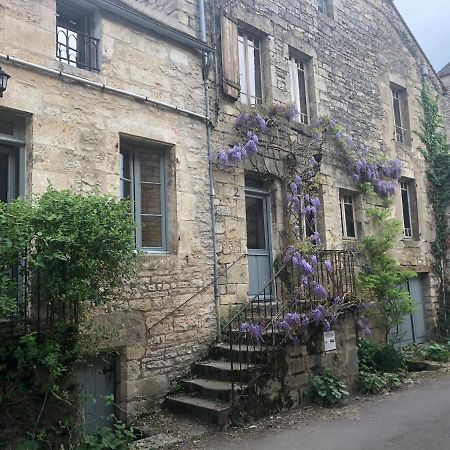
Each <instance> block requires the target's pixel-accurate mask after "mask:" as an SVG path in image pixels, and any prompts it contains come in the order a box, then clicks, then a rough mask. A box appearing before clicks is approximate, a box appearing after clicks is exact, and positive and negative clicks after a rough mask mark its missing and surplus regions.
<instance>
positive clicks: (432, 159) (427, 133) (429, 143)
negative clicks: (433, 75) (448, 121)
mask: <svg viewBox="0 0 450 450" xmlns="http://www.w3.org/2000/svg"><path fill="white" fill-rule="evenodd" d="M421 95H422V106H423V111H424V115H423V118H422V123H421V130H420V133H419V136H420V139H421V141H422V143H423V145H424V146H425V147H424V148H423V149H422V153H423V155H424V157H425V160H426V162H427V169H426V174H427V179H428V183H429V188H428V195H429V200H430V204H431V206H432V209H433V214H434V219H435V223H436V239H435V240H434V241H433V242H432V244H431V252H432V255H433V266H434V267H433V268H434V272H435V274H436V276H437V277H438V280H439V297H440V298H439V300H440V304H441V311H440V313H441V321H442V322H444V319H445V316H446V308H447V305H446V304H445V289H446V284H447V280H446V275H445V269H446V268H445V261H446V256H447V255H446V253H447V242H448V238H449V229H448V223H447V216H446V207H447V206H448V205H449V204H450V153H449V145H448V143H447V137H446V135H445V133H443V132H442V131H441V130H442V119H441V117H440V115H439V104H438V101H437V100H436V99H433V98H432V97H431V96H430V93H429V92H428V89H427V87H426V85H425V84H424V85H423V87H422V93H421ZM449 323H450V322H449V321H445V327H444V329H442V330H440V331H441V332H442V333H445V334H448V333H449V331H450V329H449Z"/></svg>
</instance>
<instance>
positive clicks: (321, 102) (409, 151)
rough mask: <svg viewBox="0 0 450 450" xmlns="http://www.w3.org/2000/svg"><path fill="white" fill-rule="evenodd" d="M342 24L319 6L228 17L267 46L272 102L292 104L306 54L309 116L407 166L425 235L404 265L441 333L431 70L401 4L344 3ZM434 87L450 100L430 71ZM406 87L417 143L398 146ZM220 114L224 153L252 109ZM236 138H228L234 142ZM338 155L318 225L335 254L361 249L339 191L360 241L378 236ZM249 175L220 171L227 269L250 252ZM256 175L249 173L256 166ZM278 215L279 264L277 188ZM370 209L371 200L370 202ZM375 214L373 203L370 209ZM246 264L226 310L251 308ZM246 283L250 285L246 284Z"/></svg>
mask: <svg viewBox="0 0 450 450" xmlns="http://www.w3.org/2000/svg"><path fill="white" fill-rule="evenodd" d="M332 3H333V14H332V15H333V18H331V17H328V16H327V15H325V14H322V13H320V12H319V11H318V10H317V4H316V2H315V1H314V0H308V1H306V0H305V1H302V2H294V1H286V2H283V4H282V5H281V4H279V3H277V2H272V1H269V0H264V1H263V0H261V1H256V2H252V3H251V4H250V3H248V2H245V1H244V2H241V3H240V4H239V5H234V7H233V8H228V9H227V7H225V8H224V11H225V12H226V13H227V14H228V15H229V17H230V18H231V19H232V20H233V21H235V22H236V23H238V24H239V27H240V28H241V29H242V30H248V31H249V32H251V33H253V35H256V36H258V37H259V39H260V45H261V48H262V50H261V53H262V74H263V77H262V78H263V84H264V85H263V96H264V99H265V101H267V102H268V103H270V102H273V103H275V104H288V103H290V102H291V97H290V92H289V57H290V55H291V54H300V55H302V57H303V58H304V59H305V60H307V61H308V68H307V71H308V75H309V111H310V116H311V121H312V122H313V121H314V119H315V118H317V117H321V116H330V117H333V118H335V119H337V120H338V121H339V122H340V123H342V124H343V125H344V127H345V128H346V129H347V130H348V132H349V133H350V134H351V135H352V136H353V137H354V138H355V140H357V141H359V142H362V143H364V144H366V145H367V146H368V147H369V148H370V149H371V150H372V151H374V152H376V153H379V154H381V155H383V156H386V157H389V158H399V159H400V160H401V161H402V163H403V166H404V170H403V176H404V177H405V178H407V179H408V180H409V181H410V182H411V183H413V184H414V186H415V191H416V193H417V205H418V207H417V208H418V211H417V213H418V214H417V215H418V223H417V230H418V232H417V236H415V237H414V239H399V241H398V243H397V246H396V250H395V252H396V256H397V257H398V259H399V261H401V263H402V264H403V265H404V266H405V267H408V268H411V269H412V270H415V271H417V272H418V274H419V275H420V277H421V278H422V279H423V286H424V296H425V302H424V303H425V310H426V320H427V328H428V330H429V332H430V333H431V332H432V330H433V329H434V326H435V320H436V319H435V312H436V307H437V305H436V291H435V286H436V283H435V280H434V277H433V275H432V274H431V260H430V242H431V241H432V240H433V238H434V234H433V233H434V225H433V218H432V214H431V210H430V208H429V207H428V202H427V184H426V177H425V165H424V159H423V157H422V155H421V153H420V151H419V149H418V146H419V139H418V137H417V136H416V135H415V133H414V132H415V131H416V130H418V129H419V121H420V118H421V115H422V109H421V104H420V89H421V86H422V80H421V76H420V70H419V67H420V64H421V63H426V59H425V56H424V54H423V53H422V51H421V50H420V49H419V48H418V46H417V44H416V42H415V41H414V39H413V37H412V35H411V34H410V32H409V30H408V29H407V27H406V26H405V24H404V22H403V21H402V19H401V17H400V15H399V13H398V11H397V10H396V9H395V7H394V5H393V3H392V2H391V1H387V0H370V1H362V0H361V1H346V0H335V1H333V2H332ZM429 72H430V75H429V78H428V81H427V83H428V84H429V87H430V89H431V91H432V93H433V94H434V95H442V86H441V84H440V81H439V79H438V77H437V75H436V74H435V72H434V71H433V69H432V67H429ZM393 86H398V87H401V88H402V89H403V90H404V92H405V95H406V96H407V116H408V117H407V118H406V122H407V124H405V128H407V129H408V131H407V132H408V139H407V140H406V141H405V143H404V144H400V143H398V142H396V141H395V138H394V117H393V108H392V93H391V87H393ZM220 104H221V109H220V111H219V114H218V120H217V126H216V130H217V133H216V134H215V145H216V147H217V148H219V149H220V148H223V147H224V146H227V145H232V144H233V143H235V137H234V136H233V133H234V131H233V129H232V125H233V122H234V120H235V119H236V117H238V115H239V114H240V113H241V112H242V111H245V107H244V106H243V105H242V104H241V103H239V102H235V101H234V100H230V99H229V97H226V96H224V97H223V98H222V101H221V103H220ZM227 135H228V137H227ZM336 155H337V150H336V149H334V148H329V149H328V152H327V153H326V154H325V155H324V157H323V160H322V170H321V174H322V188H321V197H322V204H323V211H324V213H323V215H322V216H321V217H320V218H319V224H318V225H319V231H322V242H323V243H324V245H325V246H326V247H327V248H329V249H339V248H345V247H353V246H354V242H352V241H351V240H344V239H343V238H342V227H341V213H340V204H339V203H340V201H339V196H340V192H342V191H345V192H350V193H352V194H354V195H355V198H356V211H355V215H356V221H357V222H358V223H357V226H358V227H359V229H360V235H362V236H364V235H367V234H369V233H370V232H371V229H372V228H371V224H370V219H369V218H368V217H367V216H366V215H365V213H364V211H363V206H364V203H365V201H366V200H367V199H363V198H362V195H360V194H358V192H359V189H358V186H357V184H356V183H355V182H354V181H353V179H352V177H351V174H349V172H348V171H347V169H346V167H344V166H343V165H342V164H339V162H338V161H339V159H338V158H336ZM244 169H245V168H238V169H237V170H236V169H226V170H222V169H217V170H216V173H215V182H216V186H217V200H216V201H217V223H218V234H217V236H218V240H219V250H220V252H219V263H220V264H221V265H226V264H228V263H229V262H230V261H232V260H235V259H236V258H237V257H238V256H239V254H241V253H243V252H245V251H246V229H245V195H244V188H245V179H244V172H245V170H244ZM247 169H250V167H247ZM270 191H271V192H270V196H271V200H272V201H271V208H272V237H273V247H274V248H273V256H274V257H277V256H279V255H280V248H281V244H280V243H279V242H278V231H279V229H280V226H282V225H281V224H280V223H279V220H280V219H279V217H280V213H281V211H282V208H283V203H282V200H281V196H282V194H281V192H280V186H278V185H277V183H276V182H274V183H272V185H271V187H270ZM370 202H371V201H370V200H369V203H370ZM365 206H367V204H366V205H365ZM392 214H393V217H395V218H397V219H399V220H400V221H402V220H403V216H402V204H401V197H400V195H399V192H398V193H397V195H396V197H395V201H394V207H393V209H392ZM245 265H246V263H245V261H244V262H243V263H242V267H241V273H240V274H239V276H238V280H241V283H238V284H235V283H231V285H230V283H229V280H224V282H223V284H224V285H223V286H221V294H222V295H221V302H222V304H223V305H228V304H230V303H233V302H245V301H247V300H246V299H247V281H248V280H247V279H246V276H247V270H246V267H245ZM241 275H242V277H241Z"/></svg>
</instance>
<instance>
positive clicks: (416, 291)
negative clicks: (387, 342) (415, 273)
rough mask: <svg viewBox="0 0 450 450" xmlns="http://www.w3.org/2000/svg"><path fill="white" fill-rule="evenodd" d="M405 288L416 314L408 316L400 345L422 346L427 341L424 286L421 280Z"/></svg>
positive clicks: (403, 327) (412, 280)
mask: <svg viewBox="0 0 450 450" xmlns="http://www.w3.org/2000/svg"><path fill="white" fill-rule="evenodd" d="M405 288H406V289H407V290H408V292H409V295H410V296H411V301H412V303H413V306H414V312H413V313H412V314H408V315H407V316H406V317H405V318H404V319H403V322H402V324H401V326H400V333H399V338H400V341H399V343H398V344H399V345H400V346H405V345H409V344H421V343H423V342H425V341H426V328H425V314H424V306H423V286H422V280H421V279H420V278H412V279H411V280H409V281H407V282H406V286H405Z"/></svg>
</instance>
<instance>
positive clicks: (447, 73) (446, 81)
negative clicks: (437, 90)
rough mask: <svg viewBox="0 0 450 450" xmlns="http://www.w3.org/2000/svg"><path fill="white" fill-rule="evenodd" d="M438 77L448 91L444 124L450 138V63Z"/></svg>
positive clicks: (445, 97)
mask: <svg viewBox="0 0 450 450" xmlns="http://www.w3.org/2000/svg"><path fill="white" fill-rule="evenodd" d="M438 75H439V77H440V79H441V81H442V84H443V85H444V86H445V88H446V90H447V92H445V96H444V122H445V128H446V130H447V136H448V137H449V138H450V100H449V97H448V90H449V89H450V63H448V64H447V65H446V66H445V67H443V68H442V69H441V70H440V71H439V72H438Z"/></svg>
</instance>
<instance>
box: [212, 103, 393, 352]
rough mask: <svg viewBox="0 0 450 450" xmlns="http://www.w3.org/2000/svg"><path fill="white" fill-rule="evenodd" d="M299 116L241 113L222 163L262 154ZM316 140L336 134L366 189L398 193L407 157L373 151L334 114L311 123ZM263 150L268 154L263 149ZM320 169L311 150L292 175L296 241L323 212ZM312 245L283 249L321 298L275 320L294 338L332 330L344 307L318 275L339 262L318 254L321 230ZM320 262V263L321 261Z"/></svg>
mask: <svg viewBox="0 0 450 450" xmlns="http://www.w3.org/2000/svg"><path fill="white" fill-rule="evenodd" d="M297 116H298V111H297V110H296V108H295V107H294V106H288V107H277V108H273V109H272V110H271V111H269V113H268V114H267V116H265V117H264V116H263V115H262V114H261V113H260V112H258V111H257V110H255V111H252V112H246V113H243V114H241V115H240V116H239V117H238V118H237V120H236V122H235V128H236V130H237V131H238V135H239V136H240V137H241V138H242V139H241V142H237V143H235V144H234V145H233V146H231V147H229V148H227V149H223V150H221V151H220V152H219V153H218V154H217V162H218V163H219V165H220V166H229V165H238V164H240V163H243V162H245V161H246V160H247V159H251V158H252V157H255V156H256V155H258V154H261V155H262V153H263V152H262V151H261V143H262V141H264V140H265V139H266V136H268V135H269V133H270V131H271V130H272V129H275V128H276V127H278V126H280V125H281V124H282V123H283V122H286V121H287V122H288V123H290V122H292V121H293V120H294V119H295V118H296V117H297ZM309 132H310V136H311V138H312V142H313V148H318V149H320V151H321V149H322V146H323V145H324V144H325V142H326V141H327V140H330V139H331V140H333V141H334V142H335V143H336V144H337V145H338V147H339V148H340V149H341V150H342V151H343V153H344V155H345V157H346V158H347V162H348V163H349V164H348V165H349V168H350V170H351V172H352V175H353V179H354V180H355V182H357V183H359V185H360V186H361V188H362V189H363V190H364V191H366V192H373V193H374V194H375V195H376V196H378V197H379V198H380V199H383V200H386V199H389V198H390V197H392V196H393V195H394V194H395V190H396V186H397V185H398V182H399V180H400V177H401V173H402V163H401V161H399V160H398V159H393V160H387V159H383V158H380V157H375V156H373V155H371V154H370V152H369V150H368V148H367V147H366V146H365V145H363V144H358V143H357V142H356V141H355V140H354V139H353V138H352V137H351V136H350V135H348V134H347V133H345V131H344V129H343V126H342V125H341V124H339V123H338V122H337V121H336V120H335V119H331V118H328V117H323V118H320V119H318V120H317V122H316V123H315V124H314V125H313V126H311V127H310V129H309ZM262 156H263V155H262ZM319 169H320V164H319V162H318V161H317V160H316V159H315V157H314V156H311V158H310V161H309V167H307V168H306V170H305V171H304V172H303V173H300V174H293V176H292V180H291V182H290V183H288V184H287V186H286V187H287V191H288V193H287V195H286V207H287V210H288V212H289V214H290V223H294V224H296V225H295V226H294V235H295V241H296V242H299V241H301V240H302V237H303V236H304V234H302V233H300V231H299V227H300V225H299V224H302V223H305V222H308V221H309V222H315V221H316V220H317V216H318V215H319V213H320V208H321V202H320V199H319V197H317V195H315V194H314V189H311V186H312V183H311V180H312V179H313V178H314V177H315V175H316V174H317V172H318V171H319ZM306 238H307V240H308V241H309V244H310V245H309V247H308V246H306V247H305V246H304V245H303V246H299V247H298V248H297V247H296V246H295V245H289V246H288V247H287V249H286V250H285V252H284V256H283V263H284V264H292V266H293V267H294V268H295V269H296V273H297V277H298V281H299V285H300V286H302V287H303V288H304V289H308V292H309V293H310V294H312V295H313V296H314V298H315V299H316V306H315V307H314V308H312V309H311V310H310V311H309V312H307V313H304V314H299V313H296V312H295V313H293V312H289V313H287V314H286V315H285V316H284V317H282V318H281V319H280V320H278V321H276V322H275V323H274V325H273V326H274V327H275V329H276V330H277V331H280V332H284V333H285V335H286V336H287V337H289V338H291V339H293V340H295V341H297V340H298V339H299V334H300V333H301V331H303V330H305V329H307V328H308V327H309V326H316V327H318V326H321V327H322V328H323V330H325V331H329V330H330V329H331V328H332V326H333V324H334V323H335V322H336V319H337V317H338V315H339V309H340V308H342V307H343V308H342V309H345V308H346V306H344V303H345V301H344V300H345V298H344V297H345V296H344V297H342V298H341V297H337V298H335V299H334V300H329V301H327V300H328V299H329V292H328V290H327V288H326V287H325V286H323V284H321V283H319V281H318V280H317V278H318V277H317V274H318V271H319V270H320V271H322V270H323V269H325V273H327V274H328V279H331V280H333V272H334V267H333V264H332V262H331V261H329V260H325V261H319V260H318V258H317V256H316V251H315V250H317V246H319V245H320V244H321V237H320V233H319V232H318V231H313V232H312V233H311V234H310V235H309V236H306ZM320 266H321V267H320ZM357 325H358V327H359V328H360V330H361V332H362V334H364V335H367V334H369V333H370V325H369V322H368V319H367V318H366V317H362V318H360V319H359V320H358V322H357ZM239 330H240V332H241V333H243V334H245V335H248V336H250V337H251V338H252V339H253V340H254V341H255V342H256V343H257V344H260V343H262V342H264V335H265V333H266V332H267V329H266V325H265V324H264V323H260V322H258V323H249V322H244V323H241V324H240V327H239Z"/></svg>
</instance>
